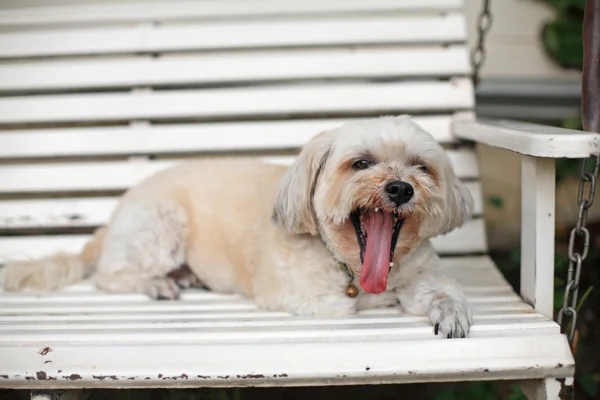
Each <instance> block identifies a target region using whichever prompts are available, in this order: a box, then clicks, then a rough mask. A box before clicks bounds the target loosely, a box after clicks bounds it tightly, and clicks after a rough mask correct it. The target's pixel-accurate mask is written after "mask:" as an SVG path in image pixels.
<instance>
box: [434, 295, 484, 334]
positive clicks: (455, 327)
mask: <svg viewBox="0 0 600 400" xmlns="http://www.w3.org/2000/svg"><path fill="white" fill-rule="evenodd" d="M429 319H430V320H431V322H432V323H433V325H434V333H435V334H436V336H437V335H441V336H442V337H446V338H448V339H451V338H453V337H454V338H464V337H466V336H467V333H469V329H470V328H471V325H472V324H473V316H472V314H471V310H469V308H468V307H467V303H466V302H465V301H461V300H456V299H452V298H451V297H449V296H446V295H442V296H440V297H438V298H436V299H435V300H434V301H433V302H432V303H431V308H430V309H429Z"/></svg>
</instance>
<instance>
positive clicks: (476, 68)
mask: <svg viewBox="0 0 600 400" xmlns="http://www.w3.org/2000/svg"><path fill="white" fill-rule="evenodd" d="M491 2H492V0H483V7H482V9H481V13H479V16H478V17H477V45H476V46H475V48H474V49H473V51H472V52H471V67H472V68H473V84H474V85H477V84H478V83H479V74H480V73H481V68H482V67H483V64H485V57H486V52H485V48H484V45H485V38H486V36H487V34H488V32H489V31H490V29H491V28H492V13H491V9H490V6H491Z"/></svg>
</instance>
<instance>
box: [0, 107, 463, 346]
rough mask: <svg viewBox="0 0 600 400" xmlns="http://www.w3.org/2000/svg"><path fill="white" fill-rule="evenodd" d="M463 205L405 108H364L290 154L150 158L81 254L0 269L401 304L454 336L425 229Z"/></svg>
mask: <svg viewBox="0 0 600 400" xmlns="http://www.w3.org/2000/svg"><path fill="white" fill-rule="evenodd" d="M472 210H473V199H472V197H471V195H470V194H469V192H468V190H467V189H466V187H465V186H464V185H463V184H462V183H461V181H460V180H459V179H458V178H457V177H456V175H455V172H454V170H453V168H452V166H451V163H450V160H449V158H448V156H447V155H446V153H445V151H444V150H443V148H442V147H441V146H440V145H439V144H438V143H437V142H436V141H435V140H434V138H433V137H432V135H431V134H429V133H428V132H427V131H425V130H424V129H423V128H421V127H420V126H419V125H418V124H417V123H415V122H414V121H413V120H412V118H411V117H410V116H405V115H402V116H383V117H377V118H368V119H361V120H356V121H352V122H348V123H345V124H343V125H341V126H339V127H337V128H335V129H331V130H327V131H323V132H321V133H318V134H317V135H316V136H314V137H313V138H312V139H311V140H310V141H309V142H308V143H307V144H306V145H305V146H304V147H303V148H302V150H301V152H300V154H299V155H298V156H297V158H296V159H295V161H294V162H293V164H292V165H291V166H290V167H285V166H280V165H275V164H269V163H265V162H260V161H257V160H249V159H237V160H231V159H227V160H224V159H203V160H195V161H186V162H183V163H181V164H179V165H177V166H174V167H172V168H169V169H166V170H164V171H162V172H159V173H157V174H156V175H153V176H151V177H149V178H148V179H146V180H145V181H143V182H141V183H140V184H138V185H136V186H134V187H133V188H131V189H130V190H129V191H128V192H126V193H125V194H124V195H123V197H122V199H121V201H120V203H119V204H118V206H117V207H116V209H115V210H114V212H113V215H112V217H111V219H110V221H109V222H108V224H107V225H106V226H104V227H102V228H100V229H98V230H97V231H96V232H95V234H94V235H93V238H92V239H91V240H90V241H89V242H88V243H87V244H86V245H85V247H84V248H83V249H82V251H81V253H80V254H57V255H54V256H50V257H47V258H45V259H42V260H34V261H25V262H15V263H11V264H9V265H7V266H6V267H5V268H3V269H2V272H1V277H0V282H1V283H2V286H3V287H4V288H5V289H6V290H23V289H33V290H42V291H47V290H55V289H58V288H60V287H63V286H65V285H67V284H69V283H72V282H76V281H78V280H80V279H84V278H87V277H91V279H92V280H93V282H94V283H95V284H96V285H97V287H98V288H100V289H102V290H104V291H107V292H140V293H145V294H147V295H149V296H150V297H152V298H156V299H177V298H178V297H179V293H180V289H181V288H182V287H188V286H204V287H208V288H210V290H213V291H215V292H220V293H238V294H241V295H243V296H245V297H247V298H250V299H252V300H253V301H254V302H256V304H257V305H258V306H259V307H262V308H264V309H268V310H280V311H286V312H289V313H292V314H295V315H346V314H353V313H356V312H357V311H358V310H362V309H368V308H375V307H389V306H396V305H399V306H400V307H401V308H402V309H403V310H404V311H405V312H406V313H408V314H413V315H423V316H427V317H428V318H429V320H430V321H431V323H432V326H433V327H434V332H435V334H436V335H439V336H441V337H447V338H457V337H461V338H464V337H465V336H466V335H467V333H468V332H469V330H470V326H471V324H472V314H471V312H470V310H469V308H468V306H467V302H466V298H465V295H464V293H463V292H462V290H461V288H460V287H459V285H458V284H457V283H456V282H455V281H454V280H452V279H451V278H449V277H446V276H443V275H442V274H441V273H440V272H439V271H437V269H436V264H438V262H439V258H438V256H437V255H436V253H435V251H434V249H433V247H432V245H431V243H430V239H431V238H432V237H434V236H437V235H440V234H445V233H447V232H450V231H451V230H453V229H455V228H457V227H459V226H461V225H462V224H463V223H464V222H465V221H466V220H468V219H469V218H470V217H471V214H472ZM182 266H184V267H183V269H181V268H182Z"/></svg>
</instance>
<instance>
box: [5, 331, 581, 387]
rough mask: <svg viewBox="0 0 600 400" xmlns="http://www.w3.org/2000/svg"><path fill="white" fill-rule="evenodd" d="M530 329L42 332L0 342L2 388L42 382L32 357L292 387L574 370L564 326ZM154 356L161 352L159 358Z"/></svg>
mask: <svg viewBox="0 0 600 400" xmlns="http://www.w3.org/2000/svg"><path fill="white" fill-rule="evenodd" d="M517 326H518V325H517ZM430 328H431V327H430ZM528 333H530V332H528V331H527V329H523V330H522V332H521V334H520V335H519V336H520V337H501V336H502V332H497V333H496V335H495V337H488V338H479V339H477V340H440V338H439V337H434V336H433V332H431V331H430V332H429V334H428V335H427V334H426V335H427V336H421V337H420V339H421V340H411V341H405V342H403V341H401V340H393V339H392V338H390V337H388V336H387V335H384V336H380V337H378V338H376V339H375V340H372V341H366V340H363V338H362V337H361V336H360V335H356V336H354V337H353V338H347V339H346V340H344V341H340V342H335V341H330V342H323V343H311V342H308V343H296V344H294V345H293V346H290V345H289V344H287V343H263V344H260V345H258V344H253V343H252V344H245V343H244V344H239V345H236V346H231V345H229V344H227V345H214V344H204V345H202V344H199V345H197V346H190V345H188V343H187V342H178V341H171V340H168V338H167V337H165V336H157V341H156V342H155V344H153V345H152V347H150V346H144V345H140V344H138V343H135V344H129V345H119V344H116V343H110V342H108V340H109V339H110V336H104V338H103V339H104V341H105V345H102V346H99V345H98V344H96V343H82V344H78V345H76V346H75V345H72V344H70V343H69V342H68V340H64V341H61V342H60V343H52V344H51V346H50V347H51V348H50V349H49V350H52V352H49V353H47V355H46V356H43V357H41V356H40V354H39V353H40V350H41V349H43V348H44V345H43V344H42V343H41V342H32V343H29V344H25V343H23V344H20V345H17V346H16V345H15V344H14V343H11V342H7V343H6V344H4V345H2V346H1V347H0V353H2V354H3V355H5V356H6V357H5V359H9V360H12V362H11V363H10V364H9V365H7V366H6V367H5V368H3V370H2V373H3V374H5V375H6V379H5V380H4V381H3V385H5V387H9V388H31V387H41V386H42V385H43V384H48V383H44V382H35V381H33V382H31V381H29V380H26V379H25V376H27V377H29V378H30V379H31V380H35V379H36V374H35V373H33V372H32V371H34V370H33V369H32V368H31V366H32V365H33V366H40V369H39V371H44V372H45V371H47V372H48V373H47V374H44V375H47V377H48V379H57V380H52V381H49V382H50V383H49V384H50V385H51V387H53V388H83V387H102V388H109V387H113V388H126V387H128V388H133V387H140V388H141V387H146V388H156V387H172V388H185V387H191V388H195V387H199V386H202V387H206V386H211V387H231V386H240V387H244V386H248V385H251V386H272V387H281V386H293V387H296V386H303V385H315V384H328V385H334V384H339V385H350V384H368V383H373V382H374V381H376V382H377V383H378V384H386V383H387V384H391V383H395V384H399V383H409V382H432V381H439V380H444V381H454V380H459V379H460V380H471V379H472V380H481V379H486V380H494V379H499V380H500V379H544V378H546V377H548V376H552V377H558V378H563V377H568V376H572V374H573V371H574V360H573V357H572V355H571V353H570V352H569V346H568V345H567V342H566V340H565V338H564V337H563V335H559V334H556V333H555V332H552V331H551V330H543V329H539V330H534V331H533V332H532V333H533V334H534V335H535V336H533V335H529V334H528ZM352 339H353V340H352ZM415 339H419V338H416V337H415ZM348 341H350V342H351V343H348ZM40 345H42V346H41V347H40ZM349 347H350V348H351V349H352V351H348V349H349ZM357 354H360V357H357V356H356V355H357ZM390 354H393V355H395V356H390ZM45 360H51V361H52V364H51V366H48V365H44V364H42V363H43V362H44V361H45ZM73 360H77V362H76V363H73ZM156 360H161V362H160V368H157V367H156ZM432 366H438V367H436V368H432ZM59 369H60V371H61V372H60V373H59V372H57V371H58V370H59ZM158 370H160V373H158V374H157V372H158ZM457 370H460V376H457V374H456V371H457Z"/></svg>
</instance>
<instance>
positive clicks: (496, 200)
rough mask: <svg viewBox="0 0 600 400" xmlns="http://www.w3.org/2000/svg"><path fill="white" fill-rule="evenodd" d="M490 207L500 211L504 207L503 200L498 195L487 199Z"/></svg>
mask: <svg viewBox="0 0 600 400" xmlns="http://www.w3.org/2000/svg"><path fill="white" fill-rule="evenodd" d="M488 201H489V203H490V205H491V206H492V207H494V208H498V209H501V208H502V207H504V199H503V198H502V197H500V196H498V195H493V196H490V197H489V199H488Z"/></svg>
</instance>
